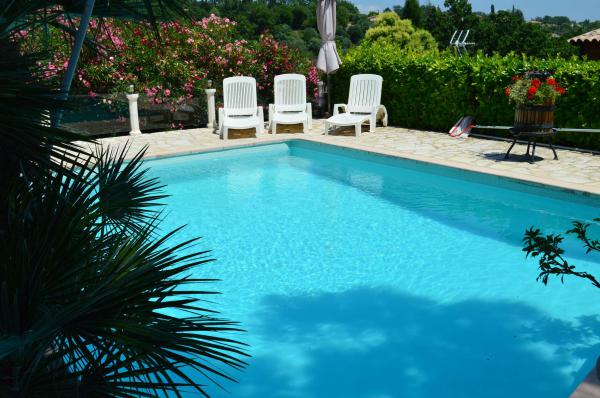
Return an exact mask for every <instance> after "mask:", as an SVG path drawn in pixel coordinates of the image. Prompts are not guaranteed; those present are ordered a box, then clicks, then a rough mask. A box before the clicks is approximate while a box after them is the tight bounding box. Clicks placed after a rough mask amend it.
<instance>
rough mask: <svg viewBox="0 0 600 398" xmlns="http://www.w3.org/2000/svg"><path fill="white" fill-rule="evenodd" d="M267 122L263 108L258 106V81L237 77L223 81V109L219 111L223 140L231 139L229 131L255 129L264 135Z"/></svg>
mask: <svg viewBox="0 0 600 398" xmlns="http://www.w3.org/2000/svg"><path fill="white" fill-rule="evenodd" d="M264 125H265V121H264V116H263V108H262V106H257V105H256V80H255V79H254V78H253V77H246V76H235V77H228V78H226V79H224V80H223V108H221V109H219V131H220V133H221V138H223V139H224V140H226V139H227V138H228V137H229V129H250V128H255V129H256V134H257V135H259V134H262V133H263V129H264Z"/></svg>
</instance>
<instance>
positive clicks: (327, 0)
mask: <svg viewBox="0 0 600 398" xmlns="http://www.w3.org/2000/svg"><path fill="white" fill-rule="evenodd" d="M335 13H336V11H335V0H319V1H318V3H317V28H318V29H319V33H320V34H321V49H320V50H319V57H318V58H317V68H318V69H320V70H322V71H323V72H325V73H326V74H327V102H328V111H331V79H330V78H329V75H330V74H331V73H333V72H335V71H336V70H338V69H339V68H340V65H341V64H342V61H341V60H340V56H339V55H338V52H337V48H336V47H335V27H336V21H335V20H336V15H335Z"/></svg>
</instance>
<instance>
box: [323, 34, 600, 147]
mask: <svg viewBox="0 0 600 398" xmlns="http://www.w3.org/2000/svg"><path fill="white" fill-rule="evenodd" d="M343 62H344V63H343V65H342V68H341V69H340V71H339V72H338V73H337V74H336V75H334V78H335V81H334V85H335V87H336V90H335V95H336V96H337V98H336V100H337V101H341V102H344V101H345V100H346V99H345V98H344V97H345V96H346V95H347V93H348V84H349V81H350V76H351V75H354V74H358V73H376V74H379V75H381V76H383V79H384V82H385V83H384V89H383V96H382V103H383V104H385V105H386V107H387V109H388V112H389V114H390V123H392V124H395V125H399V126H403V127H411V128H421V129H430V130H437V131H448V130H449V129H450V127H451V126H452V125H454V123H456V121H457V120H458V119H459V118H460V117H462V116H465V115H472V116H475V117H476V120H477V122H478V123H479V124H483V125H512V124H513V120H514V106H512V105H510V104H509V103H508V100H507V98H506V95H505V92H504V89H505V87H507V86H508V85H510V84H511V82H512V77H513V76H515V75H521V74H524V73H525V72H527V71H530V70H549V71H554V76H555V77H556V79H557V80H558V81H560V82H561V84H563V85H564V86H565V87H566V89H567V93H566V95H565V96H563V97H562V98H561V100H560V101H559V103H558V104H557V106H556V111H555V113H556V124H557V125H558V126H559V127H571V128H600V114H599V113H598V109H597V108H598V103H599V102H600V63H598V62H585V61H581V60H579V59H576V58H574V59H570V60H565V59H561V58H553V59H549V60H543V59H535V58H528V57H524V56H518V55H515V54H510V55H507V56H505V57H501V56H499V55H493V56H486V55H484V54H482V53H479V54H476V55H475V56H472V57H464V58H462V59H461V58H458V57H456V56H454V55H453V54H451V53H449V52H443V53H437V54H436V53H432V52H426V53H415V52H407V51H401V50H400V49H399V48H398V47H397V46H394V45H391V44H387V43H381V42H375V43H374V44H372V45H361V46H359V47H357V48H354V49H352V50H350V51H349V52H348V54H347V55H346V56H345V57H344V59H343ZM557 141H558V143H559V144H564V145H571V146H576V147H580V148H592V149H600V134H595V135H594V134H574V133H561V134H559V135H558V137H557Z"/></svg>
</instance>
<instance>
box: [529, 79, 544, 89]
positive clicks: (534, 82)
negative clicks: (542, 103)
mask: <svg viewBox="0 0 600 398" xmlns="http://www.w3.org/2000/svg"><path fill="white" fill-rule="evenodd" d="M531 85H532V86H533V87H535V88H536V89H538V88H540V87H541V86H542V81H541V80H540V79H533V80H532V81H531ZM536 91H537V90H536Z"/></svg>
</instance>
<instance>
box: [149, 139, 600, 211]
mask: <svg viewBox="0 0 600 398" xmlns="http://www.w3.org/2000/svg"><path fill="white" fill-rule="evenodd" d="M235 141H237V140H228V141H223V142H221V143H220V144H218V145H210V146H206V147H202V148H194V149H189V150H188V149H186V150H170V151H165V152H162V153H159V154H152V155H146V156H144V158H145V159H160V158H166V157H174V156H186V155H194V154H201V153H208V152H218V151H224V150H230V149H241V148H251V147H256V146H261V145H269V144H278V143H287V142H293V141H307V142H312V143H316V144H321V145H326V146H332V147H337V148H341V149H351V150H356V151H362V152H366V153H370V154H374V155H380V156H385V157H391V158H396V159H404V160H410V161H414V162H417V163H421V164H423V163H425V164H432V165H437V166H442V167H448V168H451V169H454V170H457V171H467V172H473V173H478V174H483V175H488V176H492V177H497V178H501V179H507V180H512V181H514V182H518V183H525V184H529V185H534V186H538V187H550V188H555V189H560V190H562V191H567V192H569V193H574V194H578V195H583V196H590V197H598V198H599V199H600V187H591V186H586V185H583V184H578V183H570V182H566V181H560V180H556V179H552V178H542V177H536V176H532V175H526V174H522V173H518V172H512V171H504V170H495V169H490V168H487V167H484V166H477V165H470V164H467V163H463V162H458V161H452V160H444V159H437V158H433V157H430V156H423V155H417V154H414V153H410V152H406V151H401V150H391V149H384V148H376V147H372V146H368V145H363V144H356V143H350V142H332V141H330V140H327V138H326V136H323V137H321V136H310V135H298V136H294V137H289V136H288V137H277V136H275V137H258V138H255V139H254V140H253V141H246V140H244V142H235Z"/></svg>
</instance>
